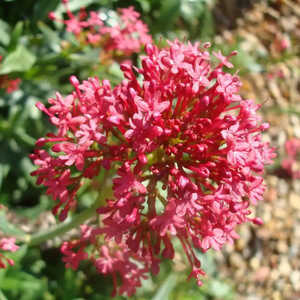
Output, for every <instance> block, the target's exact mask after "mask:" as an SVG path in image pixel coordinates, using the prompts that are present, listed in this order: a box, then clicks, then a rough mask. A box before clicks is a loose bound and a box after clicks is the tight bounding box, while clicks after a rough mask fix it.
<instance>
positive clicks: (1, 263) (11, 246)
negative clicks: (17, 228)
mask: <svg viewBox="0 0 300 300" xmlns="http://www.w3.org/2000/svg"><path fill="white" fill-rule="evenodd" d="M15 242H16V239H15V238H12V237H10V238H7V237H3V238H0V269H3V268H6V265H7V264H9V265H11V266H13V265H14V261H13V260H12V259H11V258H7V257H5V256H4V254H3V253H2V252H15V251H17V250H18V249H19V247H18V246H17V245H16V244H15Z"/></svg>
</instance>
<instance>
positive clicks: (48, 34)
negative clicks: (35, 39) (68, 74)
mask: <svg viewBox="0 0 300 300" xmlns="http://www.w3.org/2000/svg"><path fill="white" fill-rule="evenodd" d="M38 28H39V29H40V30H41V32H42V33H43V34H44V37H45V39H46V41H47V42H48V44H49V46H50V48H51V49H52V50H53V51H54V52H60V51H61V46H60V42H61V40H60V38H59V36H58V33H57V32H56V31H54V30H52V29H51V28H50V27H49V26H47V25H46V24H45V23H43V22H38Z"/></svg>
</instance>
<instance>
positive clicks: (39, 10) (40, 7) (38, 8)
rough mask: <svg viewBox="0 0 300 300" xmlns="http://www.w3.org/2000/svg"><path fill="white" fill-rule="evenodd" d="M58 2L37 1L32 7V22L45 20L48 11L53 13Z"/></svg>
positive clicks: (53, 0) (57, 0) (56, 0)
mask: <svg viewBox="0 0 300 300" xmlns="http://www.w3.org/2000/svg"><path fill="white" fill-rule="evenodd" d="M59 2H60V1H59V0H51V1H49V0H39V1H36V3H35V5H34V15H33V17H34V20H35V22H36V21H37V20H43V19H46V18H47V15H48V13H49V12H50V11H53V10H54V9H55V8H56V7H57V6H58V4H59Z"/></svg>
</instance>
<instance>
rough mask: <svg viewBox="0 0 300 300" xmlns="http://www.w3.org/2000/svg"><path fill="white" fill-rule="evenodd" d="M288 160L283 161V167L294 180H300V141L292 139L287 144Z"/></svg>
mask: <svg viewBox="0 0 300 300" xmlns="http://www.w3.org/2000/svg"><path fill="white" fill-rule="evenodd" d="M285 151H286V153H287V158H285V159H284V160H283V161H282V167H283V168H284V169H285V170H286V171H287V172H288V174H289V175H290V176H291V177H292V178H294V179H299V178H300V162H299V159H300V139H297V138H292V139H290V140H288V141H286V143H285Z"/></svg>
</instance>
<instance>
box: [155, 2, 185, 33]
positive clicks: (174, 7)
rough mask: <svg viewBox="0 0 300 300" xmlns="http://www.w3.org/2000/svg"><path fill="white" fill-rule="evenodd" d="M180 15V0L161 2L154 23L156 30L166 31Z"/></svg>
mask: <svg viewBox="0 0 300 300" xmlns="http://www.w3.org/2000/svg"><path fill="white" fill-rule="evenodd" d="M179 15H180V0H165V1H163V3H162V8H161V10H160V16H159V18H158V20H157V22H156V24H154V26H155V29H156V31H158V32H159V31H164V32H166V31H167V30H168V29H169V28H171V27H172V25H173V24H174V23H175V21H176V19H177V17H178V16H179Z"/></svg>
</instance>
